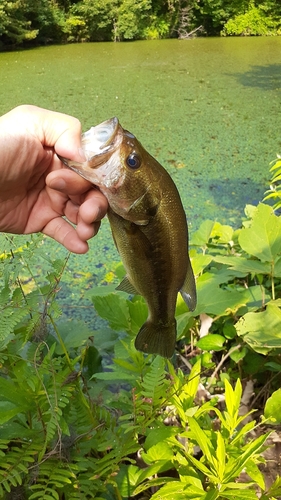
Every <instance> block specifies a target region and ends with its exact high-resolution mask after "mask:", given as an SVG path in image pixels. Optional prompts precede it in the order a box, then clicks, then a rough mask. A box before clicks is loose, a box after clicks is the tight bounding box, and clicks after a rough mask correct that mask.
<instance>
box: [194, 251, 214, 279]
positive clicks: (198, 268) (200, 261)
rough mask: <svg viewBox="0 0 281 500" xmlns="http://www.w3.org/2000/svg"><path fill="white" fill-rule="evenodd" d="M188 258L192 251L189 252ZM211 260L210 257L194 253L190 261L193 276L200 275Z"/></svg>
mask: <svg viewBox="0 0 281 500" xmlns="http://www.w3.org/2000/svg"><path fill="white" fill-rule="evenodd" d="M190 256H192V251H191V252H190ZM212 260H213V257H212V255H209V254H203V253H196V255H194V256H193V257H192V259H191V262H192V269H193V272H194V274H195V276H198V274H200V273H202V271H203V270H204V269H205V267H207V266H208V265H209V264H210V263H211V262H212Z"/></svg>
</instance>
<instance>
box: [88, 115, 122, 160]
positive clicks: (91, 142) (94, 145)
mask: <svg viewBox="0 0 281 500" xmlns="http://www.w3.org/2000/svg"><path fill="white" fill-rule="evenodd" d="M120 128H121V127H120V124H119V120H118V118H116V117H114V118H110V119H109V120H106V121H105V122H103V123H100V124H99V125H96V126H95V127H91V128H90V130H87V132H85V133H84V134H82V151H81V152H82V154H84V156H85V158H86V161H88V162H91V168H96V167H98V166H99V165H101V163H104V162H105V161H106V160H107V158H108V157H109V156H110V155H111V154H112V153H113V151H115V150H116V148H117V147H118V146H119V143H120V140H118V130H119V129H120Z"/></svg>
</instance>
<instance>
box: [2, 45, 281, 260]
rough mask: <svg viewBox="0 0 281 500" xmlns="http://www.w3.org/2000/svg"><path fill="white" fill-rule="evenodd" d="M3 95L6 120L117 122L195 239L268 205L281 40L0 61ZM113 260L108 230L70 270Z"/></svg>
mask: <svg viewBox="0 0 281 500" xmlns="http://www.w3.org/2000/svg"><path fill="white" fill-rule="evenodd" d="M0 97H1V98H0V113H1V114H2V113H4V112H6V111H8V110H9V109H11V108H12V107H14V106H16V105H17V104H21V103H31V104H36V105H38V106H42V107H47V108H50V109H53V110H56V111H61V112H65V113H69V114H72V115H75V116H77V117H78V118H79V119H80V120H81V122H82V124H83V129H84V130H86V129H87V128H89V127H90V126H92V125H95V124H97V123H99V122H101V121H103V120H106V119H108V118H110V117H111V116H118V118H119V119H120V122H121V124H122V125H123V126H124V127H125V128H127V129H129V130H131V131H132V132H133V133H134V134H135V135H136V136H137V137H138V139H139V140H140V141H141V142H142V143H143V145H144V146H145V147H146V148H147V149H148V150H149V152H150V153H151V154H152V155H154V156H156V158H157V159H158V160H159V161H160V162H161V163H162V164H163V165H164V166H165V167H166V168H167V169H168V170H169V172H170V174H171V175H172V177H173V178H174V180H175V182H176V184H177V186H178V188H179V190H180V193H181V195H182V198H183V202H184V207H185V210H186V213H187V215H188V219H189V225H190V230H191V232H192V231H193V230H194V229H195V228H197V227H198V225H199V224H200V222H201V221H202V220H204V219H206V218H216V219H217V220H219V221H221V222H225V223H231V224H235V223H236V222H237V221H238V220H240V218H241V215H242V214H243V208H244V205H245V203H252V202H257V201H258V200H261V199H262V197H263V193H264V191H265V189H267V186H268V179H269V173H268V165H269V162H270V161H272V160H273V159H274V158H275V157H276V154H277V153H281V116H280V97H281V37H272V38H269V37H268V38H261V37H260V38H248V39H246V38H198V39H194V40H161V41H136V42H127V43H90V44H77V45H76V44H75V45H67V46H51V47H44V48H42V47H41V48H36V49H31V50H26V51H18V52H13V53H1V54H0ZM50 248H52V251H56V252H58V253H59V254H60V253H61V252H62V250H61V249H60V247H59V246H58V245H55V246H54V245H50ZM113 258H116V259H117V258H118V257H117V254H116V253H115V251H114V249H113V247H112V245H111V238H110V236H109V232H108V225H107V223H105V224H103V227H102V230H101V232H100V235H99V237H97V238H95V239H94V240H93V243H92V252H91V253H90V254H89V256H88V257H87V258H84V257H83V259H84V260H83V261H82V260H81V257H73V265H75V267H77V268H79V267H81V262H83V266H82V267H84V268H91V267H92V266H93V265H94V266H100V265H101V264H102V266H104V265H107V264H108V263H109V262H110V261H111V259H113ZM93 262H95V263H94V264H93ZM97 269H99V268H97Z"/></svg>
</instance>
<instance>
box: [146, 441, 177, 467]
mask: <svg viewBox="0 0 281 500" xmlns="http://www.w3.org/2000/svg"><path fill="white" fill-rule="evenodd" d="M173 456H174V451H173V449H172V447H171V446H170V445H169V444H168V443H166V442H165V441H160V442H159V443H157V444H154V445H153V446H151V447H150V448H149V449H148V450H147V452H146V453H145V452H143V453H142V458H143V460H144V461H145V462H146V463H147V464H153V463H155V462H157V461H158V460H161V461H163V460H171V459H172V458H173Z"/></svg>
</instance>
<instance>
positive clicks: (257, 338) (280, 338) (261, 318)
mask: <svg viewBox="0 0 281 500" xmlns="http://www.w3.org/2000/svg"><path fill="white" fill-rule="evenodd" d="M280 324H281V310H280V308H279V307H277V306H276V305H275V304H274V302H270V303H269V304H268V305H267V307H266V310H265V311H262V312H249V313H246V314H245V315H244V316H242V318H240V319H239V321H238V322H237V323H236V325H235V328H236V331H237V334H238V335H239V336H240V337H243V340H244V341H245V342H247V343H248V344H249V345H250V346H251V347H252V348H253V349H254V350H255V351H256V352H259V353H262V354H266V353H267V352H269V351H270V350H271V349H280V348H281V329H280Z"/></svg>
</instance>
